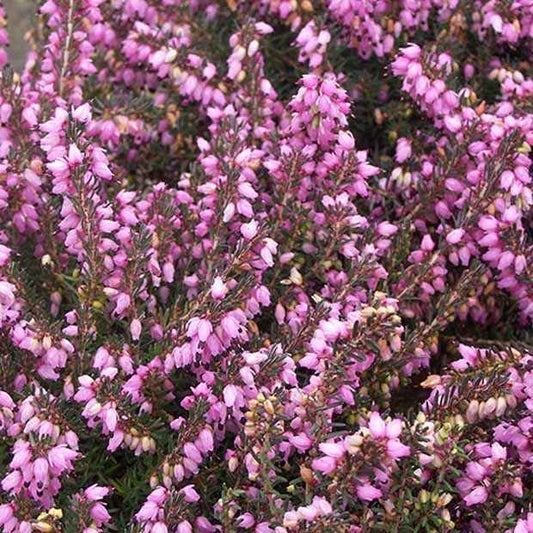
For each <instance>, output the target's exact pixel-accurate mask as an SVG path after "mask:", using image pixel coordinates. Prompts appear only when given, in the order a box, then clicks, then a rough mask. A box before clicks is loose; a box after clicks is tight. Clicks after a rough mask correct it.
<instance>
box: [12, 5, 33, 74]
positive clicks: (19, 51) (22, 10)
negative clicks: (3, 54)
mask: <svg viewBox="0 0 533 533" xmlns="http://www.w3.org/2000/svg"><path fill="white" fill-rule="evenodd" d="M4 8H5V10H6V15H7V24H8V29H9V38H10V41H11V46H10V48H9V57H10V58H11V64H12V66H13V68H14V69H15V70H20V69H21V68H22V66H23V64H24V58H25V56H26V52H27V50H28V45H27V43H26V42H25V40H24V35H25V34H26V32H27V31H28V30H29V29H30V28H31V27H32V20H33V17H34V13H35V11H36V10H37V8H38V2H37V1H36V0H5V1H4Z"/></svg>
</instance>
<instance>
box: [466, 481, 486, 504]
mask: <svg viewBox="0 0 533 533" xmlns="http://www.w3.org/2000/svg"><path fill="white" fill-rule="evenodd" d="M488 495H489V494H488V492H487V489H486V488H485V487H482V486H479V485H478V486H477V487H475V488H474V489H473V490H472V491H471V492H470V493H468V494H467V495H466V496H465V497H464V500H465V502H466V505H468V506H469V507H470V506H472V505H478V504H480V503H485V502H486V501H487V498H488Z"/></svg>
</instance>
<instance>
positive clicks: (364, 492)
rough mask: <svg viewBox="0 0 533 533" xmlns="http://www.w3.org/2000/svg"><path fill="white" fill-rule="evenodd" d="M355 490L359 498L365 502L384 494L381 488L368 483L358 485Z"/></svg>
mask: <svg viewBox="0 0 533 533" xmlns="http://www.w3.org/2000/svg"><path fill="white" fill-rule="evenodd" d="M355 490H356V493H357V496H358V498H359V499H361V500H363V501H365V502H370V501H372V500H376V499H378V498H380V497H381V496H382V492H381V491H380V490H379V489H377V488H376V487H373V486H372V485H369V484H368V483H365V484H364V485H358V486H357V488H356V489H355Z"/></svg>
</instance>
